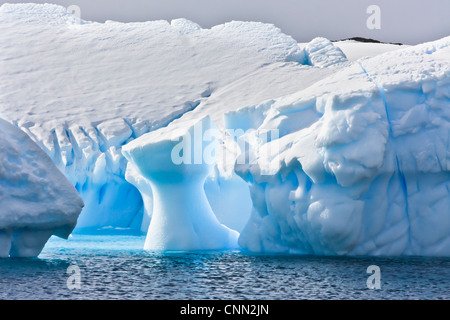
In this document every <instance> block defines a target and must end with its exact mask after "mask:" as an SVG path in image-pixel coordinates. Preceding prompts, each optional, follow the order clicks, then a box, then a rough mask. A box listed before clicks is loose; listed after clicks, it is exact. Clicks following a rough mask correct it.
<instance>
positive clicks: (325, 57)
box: [0, 4, 450, 256]
mask: <svg viewBox="0 0 450 320" xmlns="http://www.w3.org/2000/svg"><path fill="white" fill-rule="evenodd" d="M0 29H1V30H2V32H1V33H0V45H1V46H2V48H3V50H2V53H1V58H0V78H1V79H4V81H1V82H0V114H1V116H2V117H3V118H4V119H5V120H7V121H8V122H9V123H13V124H14V125H16V126H17V127H18V128H20V129H21V130H22V131H24V132H25V133H26V134H28V136H29V137H30V138H31V139H32V140H33V141H34V142H36V144H37V145H39V147H40V148H41V149H42V150H43V151H44V152H45V153H46V154H47V155H48V156H49V157H50V158H51V160H52V161H53V163H54V164H55V165H56V167H57V168H58V169H59V170H60V171H61V172H62V173H63V174H64V176H65V177H66V178H67V179H68V180H69V181H70V183H71V184H72V185H73V186H74V187H75V189H76V190H77V191H78V193H79V195H80V196H81V198H82V199H83V201H84V203H85V206H84V208H83V210H82V212H81V214H80V216H79V218H78V220H77V224H76V228H75V229H74V232H80V233H81V232H87V233H97V232H103V231H105V232H106V231H107V232H109V230H129V231H130V232H141V233H147V241H146V244H145V247H146V249H149V250H201V249H226V248H236V246H239V247H240V248H242V249H244V250H249V251H254V252H283V253H291V252H292V253H307V254H325V255H438V256H449V255H450V240H449V234H450V232H449V230H450V222H449V220H450V218H449V212H450V210H449V209H450V204H449V201H450V200H449V199H450V197H449V190H450V186H449V172H448V171H449V156H448V154H449V153H448V145H449V142H448V139H449V136H450V135H449V125H448V121H449V118H450V117H449V114H448V110H449V109H448V105H449V101H450V93H449V92H450V89H449V78H450V75H449V65H450V64H449V57H450V52H449V43H450V40H449V38H444V39H441V40H438V41H435V42H430V43H425V44H422V45H418V46H413V47H407V46H393V45H382V44H380V45H378V44H359V43H355V42H348V41H341V42H338V43H333V42H331V41H329V40H327V39H324V38H316V39H313V40H312V41H311V42H309V43H306V44H298V43H297V42H296V41H295V40H294V39H292V38H291V37H290V36H288V35H285V34H283V33H282V32H281V31H280V29H278V28H277V27H275V26H273V25H271V24H264V23H259V22H240V21H232V22H228V23H225V24H222V25H218V26H215V27H213V28H211V29H203V28H201V27H200V26H199V25H197V24H196V23H194V22H191V21H188V20H186V19H176V20H172V21H170V22H168V21H151V22H142V23H119V22H114V21H107V22H106V23H95V22H89V21H83V20H80V19H78V18H76V17H73V16H72V15H70V14H68V13H67V11H66V10H65V9H64V8H63V7H60V6H55V5H50V4H45V5H36V4H4V5H2V6H1V7H0ZM24 52H26V53H27V54H24ZM383 52H384V53H383ZM199 124H202V125H201V127H202V128H201V130H199V129H198V127H199ZM208 132H209V133H213V135H212V136H210V139H206V140H202V141H203V142H208V143H206V144H201V147H200V148H198V149H195V146H196V145H197V144H196V143H190V144H189V143H188V141H189V139H188V137H192V135H193V136H197V135H198V134H200V136H202V137H204V136H205V134H206V133H208ZM191 142H192V141H191ZM180 143H181V144H180ZM189 146H190V147H192V148H194V149H193V150H191V152H189ZM196 150H197V151H196ZM213 151H214V152H213ZM198 152H199V153H198ZM205 152H206V153H207V154H209V156H208V157H207V158H208V159H207V160H208V161H206V160H205V158H204V157H203V156H204V155H203V154H202V153H205ZM177 155H178V156H177ZM212 155H214V156H212ZM174 156H175V158H176V160H175V161H174ZM69 229H70V228H69ZM8 237H9V235H8V234H7V233H0V238H1V239H9V238H8ZM2 241H3V240H2ZM5 241H6V242H8V241H9V240H5Z"/></svg>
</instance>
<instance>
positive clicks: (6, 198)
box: [0, 119, 83, 257]
mask: <svg viewBox="0 0 450 320" xmlns="http://www.w3.org/2000/svg"><path fill="white" fill-rule="evenodd" d="M0 204H1V206H0V257H8V256H11V257H35V256H37V255H38V254H39V253H40V252H41V250H42V248H43V247H44V245H45V243H46V242H47V240H48V238H49V237H50V236H51V235H53V234H54V235H57V236H59V237H63V238H67V237H68V236H69V234H70V233H71V232H72V230H73V228H74V227H75V224H76V222H77V218H78V215H79V214H80V212H81V209H82V208H83V202H82V201H81V198H80V197H79V196H78V193H77V192H76V190H75V188H74V187H73V186H72V185H71V184H70V182H69V181H68V180H67V179H66V178H65V177H64V176H63V174H62V173H61V172H60V171H59V170H58V169H57V168H56V166H55V165H54V164H53V162H52V160H51V159H50V158H49V157H48V156H47V155H46V154H45V152H44V151H42V149H41V148H40V147H39V146H38V145H36V144H35V143H34V142H33V141H32V140H31V139H30V138H29V137H28V136H27V135H26V134H25V133H24V132H22V131H21V130H19V129H18V128H17V127H15V126H13V125H12V124H10V123H8V122H6V121H5V120H3V119H0Z"/></svg>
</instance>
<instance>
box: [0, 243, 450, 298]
mask: <svg viewBox="0 0 450 320" xmlns="http://www.w3.org/2000/svg"><path fill="white" fill-rule="evenodd" d="M144 240H145V238H144V237H142V236H126V235H119V236H117V235H116V236H106V235H102V236H86V235H74V236H73V237H71V238H70V239H69V240H62V239H59V238H56V237H52V238H51V239H50V240H49V242H48V243H47V245H46V247H45V248H44V250H43V252H42V253H41V255H40V256H39V257H38V258H35V259H0V298H1V299H133V300H135V299H152V300H155V299H234V300H236V299H239V300H240V299H252V300H253V299H262V300H263V299H270V300H278V299H284V300H286V299H287V300H299V299H450V281H449V280H450V259H449V258H420V257H409V258H382V257H381V258H366V257H364V258H344V257H315V256H298V255H295V256H285V255H253V254H246V253H243V252H239V251H230V252H207V253H181V252H179V253H170V254H160V253H151V252H146V251H144V250H142V248H143V244H144ZM370 265H376V266H378V267H379V268H380V277H381V279H380V286H381V288H380V289H379V290H371V289H368V287H367V279H368V277H369V276H370V275H371V274H368V273H367V267H368V266H370Z"/></svg>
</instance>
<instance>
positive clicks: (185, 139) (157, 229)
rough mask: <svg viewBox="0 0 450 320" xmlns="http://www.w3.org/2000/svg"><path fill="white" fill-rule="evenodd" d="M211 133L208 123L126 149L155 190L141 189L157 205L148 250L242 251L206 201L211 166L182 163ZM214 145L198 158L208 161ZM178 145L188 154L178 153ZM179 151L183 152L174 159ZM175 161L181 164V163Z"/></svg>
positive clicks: (144, 186)
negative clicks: (205, 135) (204, 136)
mask: <svg viewBox="0 0 450 320" xmlns="http://www.w3.org/2000/svg"><path fill="white" fill-rule="evenodd" d="M199 124H200V128H201V129H200V131H199V132H198V131H197V130H196V128H198V125H199ZM209 128H210V120H209V118H205V119H201V120H200V121H195V122H194V123H192V125H191V126H189V125H188V126H187V127H186V128H182V129H181V130H180V131H177V130H174V131H172V132H171V133H169V134H170V136H171V139H165V138H163V139H161V137H164V136H162V135H160V134H159V133H158V132H157V133H156V134H152V133H149V134H147V135H144V136H142V137H141V138H140V139H138V140H134V141H133V142H131V143H129V144H127V145H126V146H125V147H124V148H123V150H122V152H123V153H124V155H125V157H126V158H127V159H128V160H129V161H130V163H131V165H132V166H134V167H135V169H134V171H136V172H139V173H140V174H141V175H142V176H143V177H144V178H145V179H147V180H148V182H149V185H150V186H151V190H150V189H149V188H148V185H147V184H145V183H142V182H141V183H136V184H135V185H136V186H137V187H138V188H139V190H140V192H141V193H142V194H143V197H144V198H146V197H151V198H152V199H153V208H149V209H150V210H152V217H151V222H150V226H149V228H148V232H147V238H146V241H145V246H144V249H146V250H163V251H178V250H182V251H186V250H217V249H222V250H223V249H234V248H237V239H238V236H239V233H238V232H236V231H234V230H231V229H229V228H228V227H226V226H224V225H223V224H221V223H220V222H219V221H218V220H217V218H216V216H215V215H214V212H213V211H212V209H211V206H210V205H209V202H208V199H207V198H206V195H205V191H204V184H205V180H206V178H207V176H208V175H209V174H210V170H211V165H210V164H208V163H206V162H203V161H200V162H198V163H195V161H194V162H191V161H186V162H183V161H182V160H185V159H187V157H186V153H187V152H188V150H189V148H190V146H192V145H195V144H197V143H201V144H202V141H200V142H199V141H195V140H198V139H195V136H197V137H198V134H199V135H200V136H201V137H203V132H204V131H203V130H208V129H209ZM180 140H181V141H180ZM183 143H186V145H183ZM209 144H210V143H208V144H205V145H203V144H202V145H201V146H198V149H196V152H199V153H200V154H201V155H203V151H204V150H205V149H206V148H207V147H208V145H209ZM177 145H181V146H182V147H183V146H185V147H186V148H184V149H183V148H181V149H179V150H178V149H177ZM182 149H183V150H182ZM194 149H195V148H194ZM173 150H178V151H179V152H178V153H176V154H175V155H174V153H173ZM183 152H184V154H182V153H183ZM191 155H192V156H193V157H196V156H195V155H193V154H191ZM174 156H175V157H178V156H180V157H181V158H180V159H175V158H174ZM190 159H191V157H189V160H190ZM133 180H134V181H137V180H138V179H136V178H134V179H133ZM149 191H151V194H150V195H149V194H148V193H149ZM144 204H145V203H144ZM147 204H148V202H147Z"/></svg>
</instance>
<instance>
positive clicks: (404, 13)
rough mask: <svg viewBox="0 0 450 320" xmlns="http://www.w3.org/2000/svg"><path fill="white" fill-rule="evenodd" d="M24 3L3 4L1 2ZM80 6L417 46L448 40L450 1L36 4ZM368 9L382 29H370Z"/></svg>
mask: <svg viewBox="0 0 450 320" xmlns="http://www.w3.org/2000/svg"><path fill="white" fill-rule="evenodd" d="M5 2H9V3H14V2H25V1H24V0H22V1H14V0H10V1H0V3H5ZM32 2H36V3H45V2H51V3H57V4H61V5H63V6H65V7H68V6H69V5H78V6H79V7H80V10H81V18H82V19H84V20H90V21H98V22H104V21H105V20H116V21H122V22H130V21H148V20H159V19H164V20H169V21H170V20H171V19H174V18H187V19H189V20H192V21H194V22H196V23H198V24H200V25H201V26H202V27H204V28H210V27H212V26H214V25H216V24H220V23H224V22H227V21H231V20H245V21H262V22H269V23H273V24H275V25H276V26H278V27H279V28H281V29H282V30H283V31H284V32H285V33H287V34H289V35H291V36H293V37H294V38H295V39H296V40H297V41H299V42H305V41H309V40H311V39H312V38H314V37H316V36H323V37H326V38H328V39H331V40H337V39H343V38H349V37H354V36H362V37H368V38H374V39H378V40H381V41H386V42H402V43H406V44H416V43H420V42H425V41H431V40H436V39H438V38H442V37H444V36H448V35H450V0H128V1H125V0H46V1H40V0H34V1H32ZM370 5H378V6H379V8H380V20H379V21H380V27H381V29H373V30H370V29H369V28H368V27H367V23H366V22H367V20H368V19H369V18H370V16H371V14H368V13H367V8H368V7H369V6H370Z"/></svg>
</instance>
